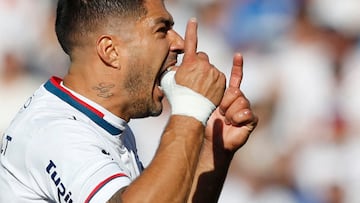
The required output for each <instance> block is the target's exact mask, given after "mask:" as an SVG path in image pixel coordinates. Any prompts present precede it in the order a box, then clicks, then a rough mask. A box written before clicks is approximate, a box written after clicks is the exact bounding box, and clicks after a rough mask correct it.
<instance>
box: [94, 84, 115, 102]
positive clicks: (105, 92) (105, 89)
mask: <svg viewBox="0 0 360 203" xmlns="http://www.w3.org/2000/svg"><path fill="white" fill-rule="evenodd" d="M114 87H115V85H114V84H111V83H105V82H102V83H99V85H98V86H97V87H93V88H92V89H93V90H95V91H97V92H98V93H97V96H99V97H102V98H109V97H111V96H113V95H114V94H113V93H111V89H112V88H114Z"/></svg>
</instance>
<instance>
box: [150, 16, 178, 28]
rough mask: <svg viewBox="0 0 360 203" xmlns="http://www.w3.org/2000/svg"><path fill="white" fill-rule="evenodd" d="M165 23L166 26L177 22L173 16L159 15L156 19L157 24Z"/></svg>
mask: <svg viewBox="0 0 360 203" xmlns="http://www.w3.org/2000/svg"><path fill="white" fill-rule="evenodd" d="M159 23H164V24H165V25H166V26H169V27H172V26H174V24H175V22H174V20H173V19H172V18H170V17H169V18H166V17H159V18H156V19H155V24H159Z"/></svg>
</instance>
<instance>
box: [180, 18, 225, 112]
mask: <svg viewBox="0 0 360 203" xmlns="http://www.w3.org/2000/svg"><path fill="white" fill-rule="evenodd" d="M197 42H198V37H197V21H196V19H194V18H193V19H191V20H189V22H188V24H187V28H186V33H185V43H184V44H185V45H184V46H185V47H184V58H183V61H182V63H181V65H180V66H179V67H177V73H176V75H175V80H176V83H177V84H179V85H182V86H185V87H188V88H190V89H192V90H194V91H195V92H197V93H200V94H201V95H203V96H205V97H206V98H208V99H209V100H210V101H211V102H212V103H213V104H214V105H215V106H218V105H219V103H220V101H221V99H222V96H223V94H224V91H225V83H226V79H225V76H224V74H223V73H221V72H220V71H219V70H217V69H216V68H215V67H214V66H213V65H212V64H211V63H210V62H209V57H208V56H207V55H206V54H205V53H203V52H197Z"/></svg>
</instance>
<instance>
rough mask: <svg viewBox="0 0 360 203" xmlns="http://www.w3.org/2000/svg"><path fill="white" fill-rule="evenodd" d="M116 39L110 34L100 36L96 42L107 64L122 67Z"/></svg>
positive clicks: (98, 51) (98, 52)
mask: <svg viewBox="0 0 360 203" xmlns="http://www.w3.org/2000/svg"><path fill="white" fill-rule="evenodd" d="M114 40H115V39H114V38H113V36H110V35H102V36H100V37H99V38H98V40H97V42H96V49H97V54H98V55H99V57H100V58H101V60H102V61H103V62H104V63H105V64H106V65H108V66H111V67H113V68H116V69H120V60H119V53H118V51H117V49H116V46H115V43H114V42H115V41H114Z"/></svg>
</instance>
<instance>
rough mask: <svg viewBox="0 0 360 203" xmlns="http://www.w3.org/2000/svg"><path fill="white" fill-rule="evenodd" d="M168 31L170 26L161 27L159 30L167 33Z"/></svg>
mask: <svg viewBox="0 0 360 203" xmlns="http://www.w3.org/2000/svg"><path fill="white" fill-rule="evenodd" d="M167 31H169V28H168V27H160V28H159V29H158V30H157V32H162V33H165V34H166V33H167Z"/></svg>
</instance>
